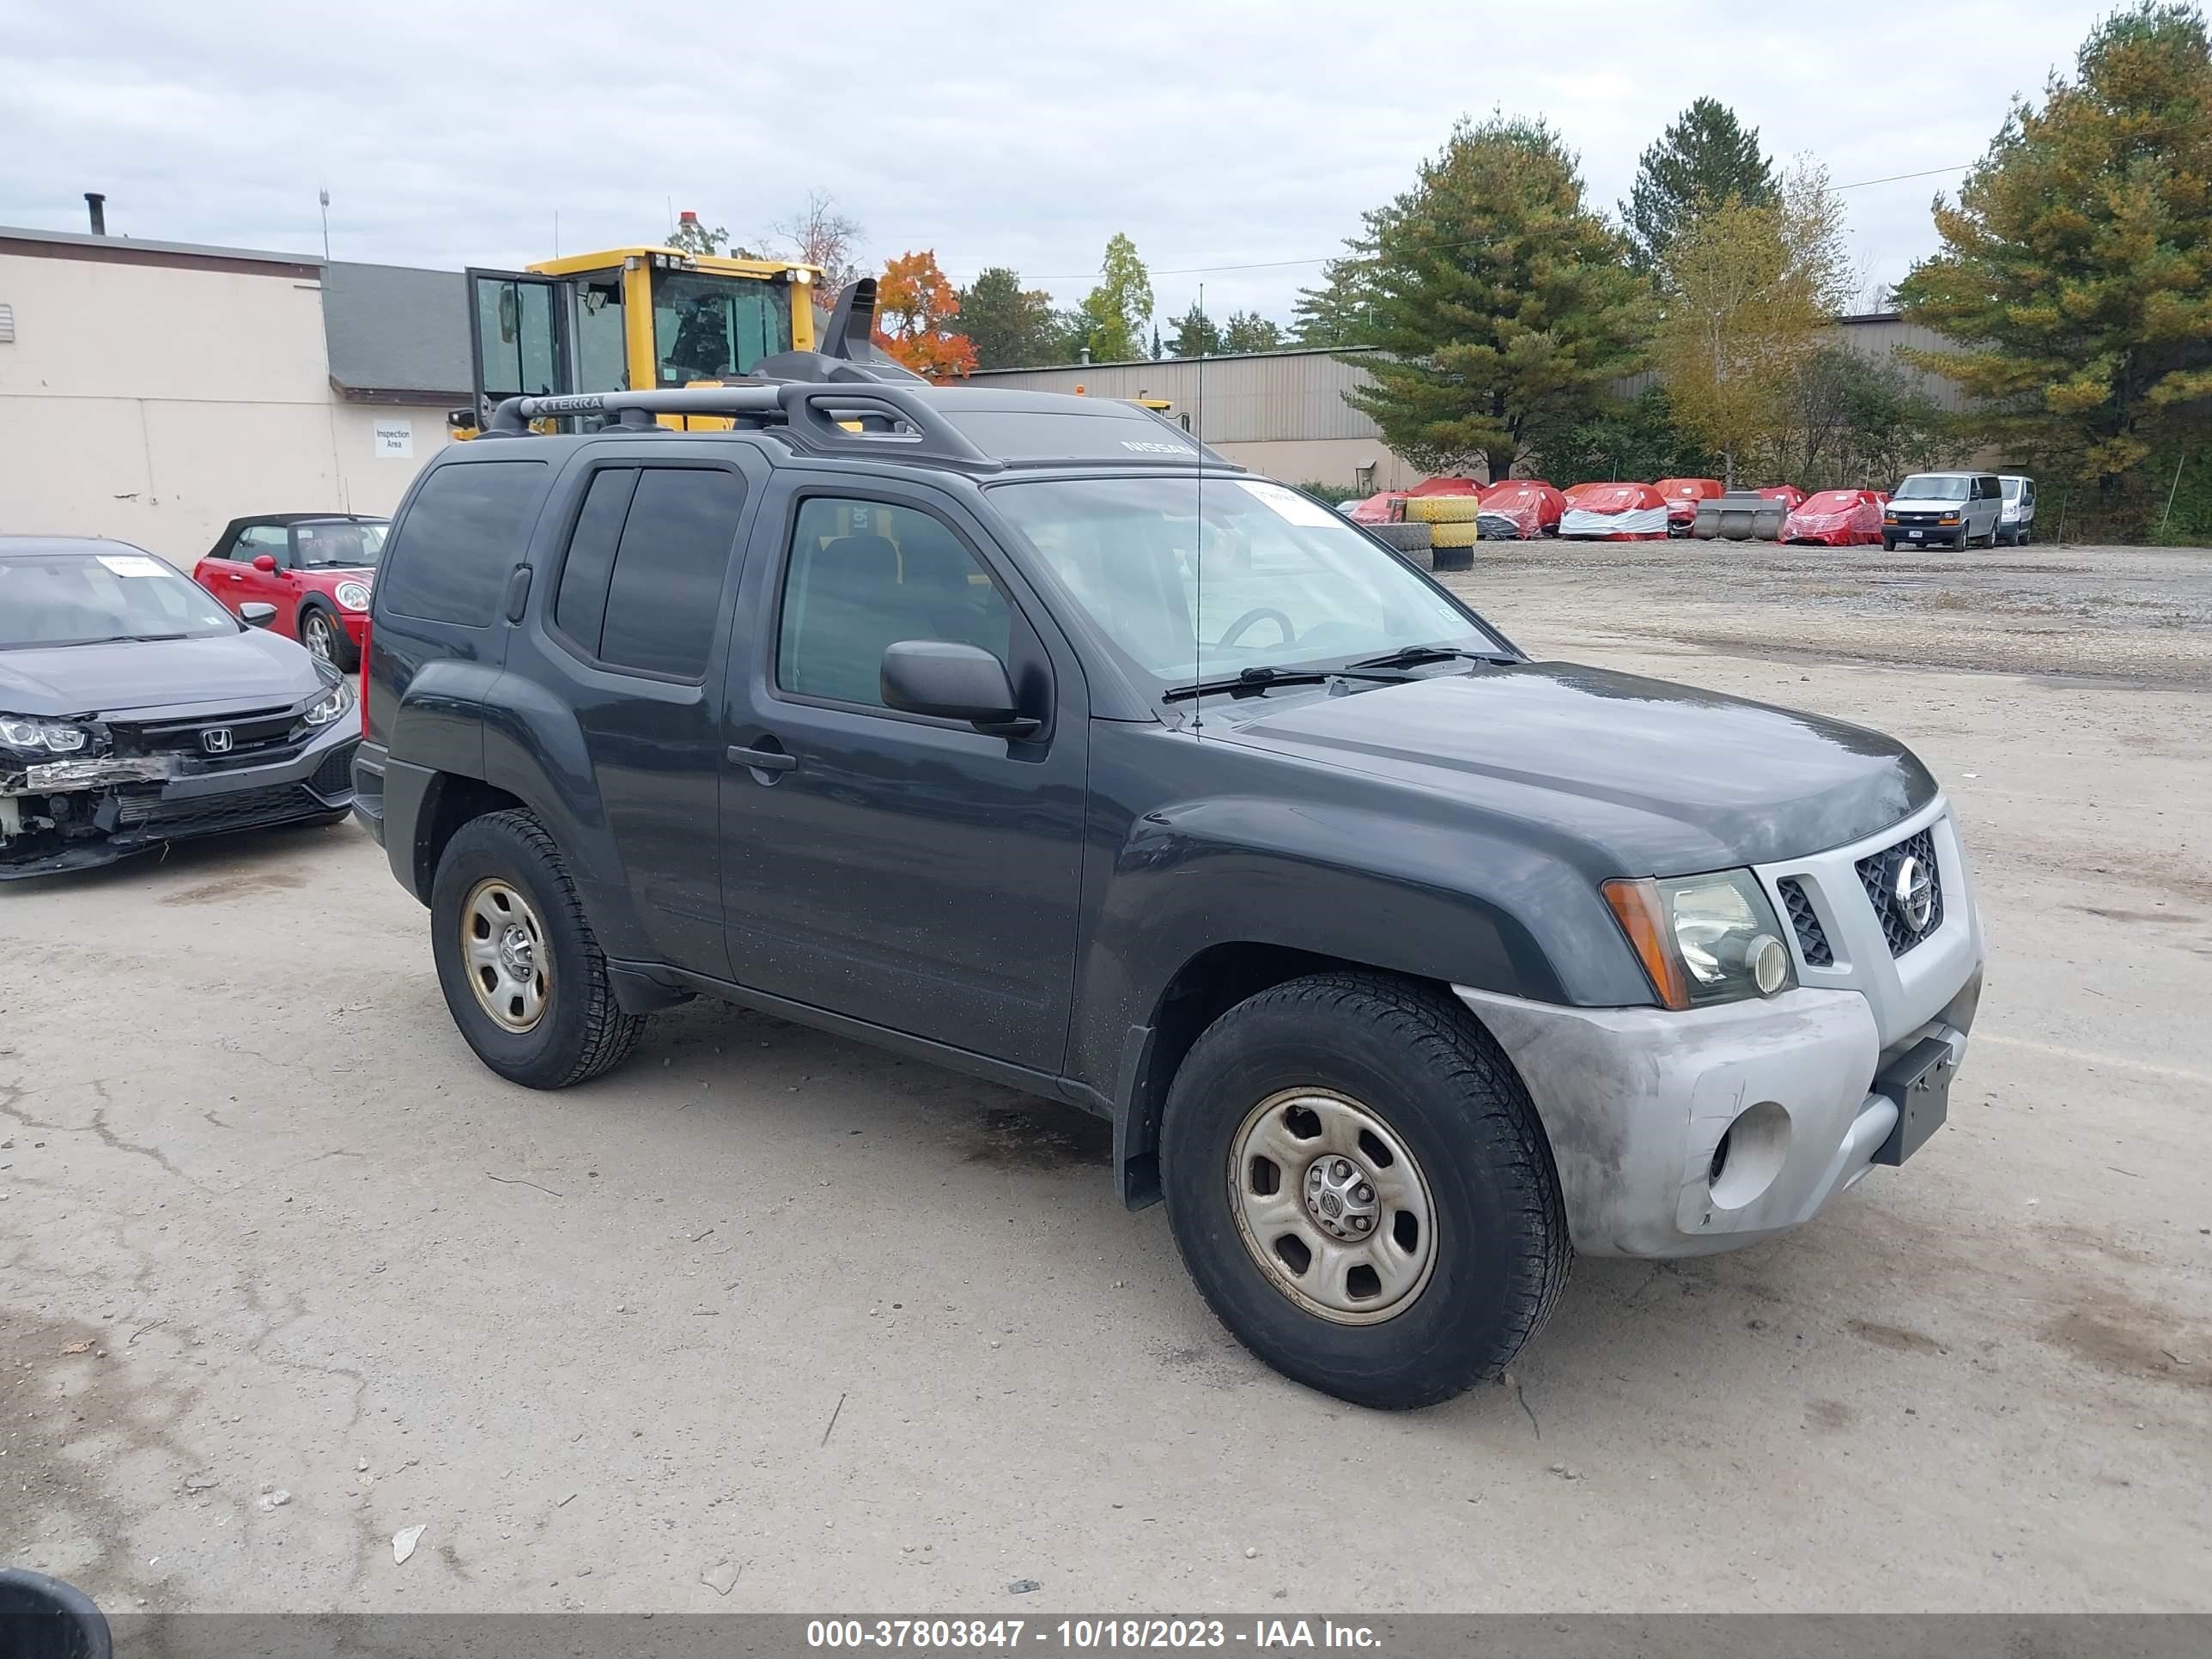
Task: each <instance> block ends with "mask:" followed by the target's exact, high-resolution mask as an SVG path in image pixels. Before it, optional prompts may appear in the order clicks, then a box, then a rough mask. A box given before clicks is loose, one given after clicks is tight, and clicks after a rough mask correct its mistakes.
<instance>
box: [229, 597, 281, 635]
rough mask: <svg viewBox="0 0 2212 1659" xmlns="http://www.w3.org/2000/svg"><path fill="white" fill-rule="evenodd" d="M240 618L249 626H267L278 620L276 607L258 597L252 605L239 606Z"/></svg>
mask: <svg viewBox="0 0 2212 1659" xmlns="http://www.w3.org/2000/svg"><path fill="white" fill-rule="evenodd" d="M238 619H239V621H240V622H242V623H245V624H246V626H247V627H248V628H266V627H268V626H269V624H270V623H273V622H275V621H276V606H275V605H270V604H269V603H267V602H266V601H265V600H261V599H256V600H254V601H253V602H252V604H251V605H240V606H239V607H238Z"/></svg>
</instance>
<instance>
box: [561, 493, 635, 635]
mask: <svg viewBox="0 0 2212 1659" xmlns="http://www.w3.org/2000/svg"><path fill="white" fill-rule="evenodd" d="M636 488H637V469H636V468H635V467H634V466H611V467H608V468H607V469H606V470H605V471H600V472H594V473H593V474H592V483H591V487H590V488H589V489H586V491H585V492H584V507H583V511H581V512H580V513H577V515H576V527H575V529H574V531H573V532H570V534H569V537H568V557H567V558H566V559H564V560H563V561H562V564H561V586H560V590H559V592H557V593H556V595H555V597H554V600H553V625H554V627H556V628H557V629H560V630H561V631H562V633H563V634H566V635H568V637H569V638H570V639H572V640H574V641H575V642H576V643H577V644H578V645H580V646H581V647H583V648H584V650H585V652H586V654H588V655H591V656H594V657H596V656H598V655H599V630H600V627H601V625H602V624H603V623H605V621H606V617H607V578H608V577H609V576H611V575H612V574H614V568H615V549H616V548H617V547H618V546H620V545H621V544H622V533H623V520H624V519H626V518H628V517H629V498H630V492H631V491H633V490H635V489H636Z"/></svg>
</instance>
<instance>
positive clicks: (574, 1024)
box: [430, 811, 645, 1089]
mask: <svg viewBox="0 0 2212 1659" xmlns="http://www.w3.org/2000/svg"><path fill="white" fill-rule="evenodd" d="M430 939H431V954H432V955H433V957H435V959H436V961H437V964H438V983H439V986H440V987H441V989H442V990H443V991H444V992H445V994H446V1006H447V1010H448V1011H449V1012H451V1013H452V1014H453V1024H455V1025H457V1026H459V1028H460V1032H461V1035H462V1036H464V1037H465V1038H466V1039H467V1040H468V1045H469V1047H470V1048H473V1049H475V1050H476V1052H477V1059H479V1060H483V1063H484V1064H485V1065H487V1066H490V1067H491V1069H492V1070H493V1071H495V1072H496V1073H499V1074H500V1075H501V1077H503V1078H505V1079H507V1080H508V1081H509V1082H511V1083H520V1084H522V1085H526V1087H529V1088H532V1089H565V1088H567V1087H568V1085H570V1084H572V1083H581V1082H583V1081H585V1080H586V1079H589V1078H594V1077H597V1076H598V1075H599V1073H602V1072H605V1071H607V1070H610V1069H611V1068H612V1067H614V1066H618V1065H620V1064H621V1063H622V1062H623V1060H625V1059H626V1058H628V1057H629V1051H630V1050H631V1048H634V1047H635V1046H636V1043H637V1039H638V1035H639V1033H640V1032H641V1031H642V1030H644V1029H645V1021H644V1019H643V1018H641V1017H639V1016H637V1015H635V1014H626V1013H624V1012H623V1010H622V1006H621V1005H620V1004H619V1003H617V1001H616V1000H615V994H614V987H613V985H612V983H611V981H610V980H609V978H608V975H607V960H606V957H605V956H603V955H602V954H601V953H600V951H599V940H598V939H595V938H594V937H593V936H592V925H591V923H590V921H587V920H586V918H585V915H584V906H583V901H582V900H581V899H580V898H579V897H578V896H577V894H576V886H575V884H574V882H573V881H571V880H570V879H569V878H568V867H567V866H565V865H564V864H563V863H562V860H561V854H560V851H559V849H558V848H556V847H555V846H554V844H553V838H552V836H549V835H547V834H546V833H545V829H544V826H543V825H542V824H540V823H538V820H537V819H536V818H534V817H532V816H531V815H530V814H529V813H527V812H521V811H509V812H493V813H490V814H489V815H487V816H486V817H480V818H473V819H471V820H470V821H469V822H468V823H465V824H463V825H462V826H461V827H460V829H458V830H456V831H455V832H454V834H453V840H452V841H450V842H447V844H446V850H445V854H444V855H443V856H442V857H441V858H440V859H439V860H438V873H437V876H436V877H435V879H434V880H433V881H432V883H431V887H430Z"/></svg>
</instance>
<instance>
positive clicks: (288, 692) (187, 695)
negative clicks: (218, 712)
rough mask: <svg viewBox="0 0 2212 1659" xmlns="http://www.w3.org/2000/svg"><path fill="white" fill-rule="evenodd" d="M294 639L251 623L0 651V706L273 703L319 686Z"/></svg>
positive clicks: (114, 713)
mask: <svg viewBox="0 0 2212 1659" xmlns="http://www.w3.org/2000/svg"><path fill="white" fill-rule="evenodd" d="M321 684H324V681H323V677H322V676H321V675H320V674H319V673H318V672H317V671H316V669H315V659H313V657H311V656H309V655H308V654H307V649H306V647H302V646H301V645H300V644H298V643H297V642H296V641H292V640H288V639H284V638H282V637H280V636H279V635H275V634H270V633H265V632H264V631H263V630H262V629H258V628H249V629H245V630H243V631H242V632H240V633H236V634H221V635H216V636H214V637H213V638H210V639H202V640H148V641H143V642H138V643H132V642H130V641H116V642H115V643H114V644H112V645H64V646H50V647H29V648H27V649H24V650H16V651H0V710H5V711H6V712H7V713H9V714H51V715H54V716H58V717H66V716H69V715H71V714H96V715H99V716H100V717H102V718H114V719H127V718H129V717H130V716H131V715H132V714H140V713H144V712H148V711H151V710H154V709H169V708H191V707H192V706H194V705H198V704H207V705H210V706H211V707H212V708H223V709H228V708H272V707H274V706H275V705H276V704H278V703H292V702H298V701H300V699H301V698H302V697H305V696H308V695H309V694H310V693H312V692H313V691H314V690H315V689H316V688H317V687H318V686H319V685H321Z"/></svg>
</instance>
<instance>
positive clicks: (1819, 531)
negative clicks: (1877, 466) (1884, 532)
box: [1782, 489, 1882, 547]
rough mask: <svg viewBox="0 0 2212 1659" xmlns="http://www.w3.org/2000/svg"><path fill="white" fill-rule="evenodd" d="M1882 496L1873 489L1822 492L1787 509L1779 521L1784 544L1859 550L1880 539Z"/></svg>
mask: <svg viewBox="0 0 2212 1659" xmlns="http://www.w3.org/2000/svg"><path fill="white" fill-rule="evenodd" d="M1881 503H1882V496H1881V492H1880V491H1879V490H1874V489H1824V490H1822V491H1820V494H1818V495H1808V496H1807V497H1806V498H1805V501H1804V504H1803V505H1802V506H1800V507H1792V508H1790V516H1789V517H1787V518H1785V519H1784V520H1783V521H1782V539H1783V540H1784V541H1785V542H1815V543H1819V544H1822V545H1824V546H1827V547H1860V546H1864V545H1865V544H1868V543H1869V542H1879V541H1880V540H1881Z"/></svg>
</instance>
